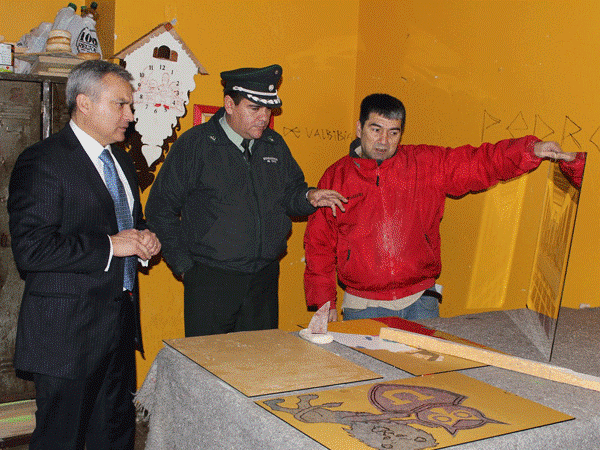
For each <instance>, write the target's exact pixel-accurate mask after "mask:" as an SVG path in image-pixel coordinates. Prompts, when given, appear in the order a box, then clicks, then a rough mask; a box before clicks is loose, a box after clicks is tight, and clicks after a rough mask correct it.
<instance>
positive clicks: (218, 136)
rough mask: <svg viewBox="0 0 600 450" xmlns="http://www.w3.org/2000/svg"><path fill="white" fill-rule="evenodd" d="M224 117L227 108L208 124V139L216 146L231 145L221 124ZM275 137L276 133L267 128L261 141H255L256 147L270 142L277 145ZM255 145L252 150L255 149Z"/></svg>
mask: <svg viewBox="0 0 600 450" xmlns="http://www.w3.org/2000/svg"><path fill="white" fill-rule="evenodd" d="M224 115H225V108H223V107H221V108H219V110H218V111H217V112H216V113H215V114H214V115H213V116H212V117H211V118H210V119H209V121H208V122H207V123H206V125H207V127H208V132H207V135H208V138H209V139H210V140H211V141H212V142H214V143H215V144H220V145H226V144H228V143H231V140H230V139H229V138H228V137H227V134H226V133H225V130H223V127H222V126H221V124H220V123H219V120H220V119H221V117H223V116H224ZM275 136H276V134H275V132H274V131H273V130H271V129H270V128H267V129H266V130H265V131H264V132H263V134H262V136H261V137H260V138H259V139H254V145H256V144H257V142H268V143H271V144H273V143H275ZM254 145H253V147H252V148H254Z"/></svg>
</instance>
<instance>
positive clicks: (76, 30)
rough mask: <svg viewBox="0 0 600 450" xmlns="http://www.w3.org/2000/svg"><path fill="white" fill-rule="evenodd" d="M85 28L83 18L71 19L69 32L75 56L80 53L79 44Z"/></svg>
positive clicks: (74, 17)
mask: <svg viewBox="0 0 600 450" xmlns="http://www.w3.org/2000/svg"><path fill="white" fill-rule="evenodd" d="M84 27H85V25H84V23H83V18H82V17H81V16H78V15H74V16H73V17H71V20H70V21H69V24H68V25H67V31H68V32H70V33H71V53H73V54H74V55H76V54H77V53H79V52H80V51H79V50H77V46H78V45H77V42H78V39H79V35H80V34H81V32H82V30H83V28H84Z"/></svg>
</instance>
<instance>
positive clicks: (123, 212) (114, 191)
mask: <svg viewBox="0 0 600 450" xmlns="http://www.w3.org/2000/svg"><path fill="white" fill-rule="evenodd" d="M100 160H101V161H102V162H103V163H104V181H105V183H106V187H107V188H108V191H109V192H110V195H111V196H112V198H113V201H114V203H115V214H116V216H117V225H118V226H119V231H121V230H129V229H131V228H133V217H132V216H131V210H130V209H129V204H128V203H127V194H126V193H125V187H124V186H123V183H122V182H121V179H120V178H119V175H118V174H117V168H116V167H115V162H114V160H113V158H112V155H111V154H110V152H109V151H108V149H106V148H105V149H104V151H103V152H102V153H101V154H100ZM136 270H137V259H136V257H135V256H127V257H126V258H125V273H124V279H123V287H124V288H125V289H127V290H129V291H133V285H134V280H135V271H136Z"/></svg>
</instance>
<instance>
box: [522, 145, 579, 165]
mask: <svg viewBox="0 0 600 450" xmlns="http://www.w3.org/2000/svg"><path fill="white" fill-rule="evenodd" d="M533 153H535V156H537V157H538V158H542V159H560V160H563V161H573V160H574V159H575V156H576V153H566V152H563V150H562V148H560V145H559V144H558V142H554V141H540V142H536V143H535V145H534V146H533Z"/></svg>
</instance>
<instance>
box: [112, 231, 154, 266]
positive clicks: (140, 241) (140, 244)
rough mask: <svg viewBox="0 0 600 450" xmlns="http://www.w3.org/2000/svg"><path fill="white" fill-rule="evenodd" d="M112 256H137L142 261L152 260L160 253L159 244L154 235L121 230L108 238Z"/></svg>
mask: <svg viewBox="0 0 600 450" xmlns="http://www.w3.org/2000/svg"><path fill="white" fill-rule="evenodd" d="M110 240H111V242H112V246H113V255H114V256H118V257H124V256H138V257H140V258H142V259H144V260H148V259H150V258H152V256H154V255H156V253H158V251H160V242H158V239H157V238H156V236H155V235H154V233H152V232H150V231H148V232H143V231H139V230H136V229H133V228H132V229H129V230H122V231H119V232H118V233H117V234H114V235H112V236H110Z"/></svg>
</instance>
